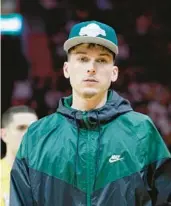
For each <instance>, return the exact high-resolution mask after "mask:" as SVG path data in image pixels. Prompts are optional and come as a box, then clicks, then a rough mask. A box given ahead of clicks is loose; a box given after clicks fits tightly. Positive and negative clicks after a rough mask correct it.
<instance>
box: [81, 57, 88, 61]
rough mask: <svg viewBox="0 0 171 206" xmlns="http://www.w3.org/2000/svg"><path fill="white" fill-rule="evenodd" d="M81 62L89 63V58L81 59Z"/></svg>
mask: <svg viewBox="0 0 171 206" xmlns="http://www.w3.org/2000/svg"><path fill="white" fill-rule="evenodd" d="M79 60H80V61H81V62H88V60H89V59H88V58H87V57H80V58H79Z"/></svg>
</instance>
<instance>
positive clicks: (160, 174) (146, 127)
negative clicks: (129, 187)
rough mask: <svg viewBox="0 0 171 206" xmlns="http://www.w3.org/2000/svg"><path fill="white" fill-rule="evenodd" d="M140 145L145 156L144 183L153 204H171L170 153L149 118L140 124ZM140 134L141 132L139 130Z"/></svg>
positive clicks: (155, 205) (158, 205)
mask: <svg viewBox="0 0 171 206" xmlns="http://www.w3.org/2000/svg"><path fill="white" fill-rule="evenodd" d="M141 131H144V132H145V131H146V135H145V136H144V137H143V135H141V140H140V145H141V146H140V147H141V148H142V151H141V153H142V156H143V157H145V162H146V165H147V167H146V174H145V184H146V187H147V190H148V192H149V195H150V197H151V199H152V203H153V204H152V205H153V206H171V154H170V152H169V151H168V149H167V147H166V145H165V143H164V141H163V139H162V137H161V136H160V134H159V132H158V131H157V129H156V127H155V126H154V124H153V122H152V121H151V119H148V120H147V121H146V122H145V123H144V124H143V126H142V128H141ZM140 134H143V133H141V132H140Z"/></svg>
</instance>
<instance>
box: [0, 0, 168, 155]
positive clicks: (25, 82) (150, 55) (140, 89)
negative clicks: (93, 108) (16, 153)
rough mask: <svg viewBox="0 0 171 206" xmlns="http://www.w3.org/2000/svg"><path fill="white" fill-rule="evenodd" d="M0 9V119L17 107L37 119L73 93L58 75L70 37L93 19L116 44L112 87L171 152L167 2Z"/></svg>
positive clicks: (50, 0) (16, 0)
mask: <svg viewBox="0 0 171 206" xmlns="http://www.w3.org/2000/svg"><path fill="white" fill-rule="evenodd" d="M1 9H2V10H1V68H2V69H1V75H2V78H1V82H2V83H1V92H2V96H1V113H3V112H4V111H6V110H7V109H8V108H9V107H10V106H13V105H21V104H26V105H29V106H31V107H32V108H33V109H35V110H36V112H37V114H38V116H39V118H41V117H43V116H45V115H47V114H51V113H52V112H54V111H55V110H56V107H57V104H58V100H59V99H60V98H61V97H62V96H66V95H69V94H70V93H71V91H70V86H69V82H68V80H66V79H65V78H64V77H63V71H62V66H63V62H64V61H65V60H66V56H65V53H64V51H63V42H64V41H65V39H66V38H67V35H68V31H69V29H70V28H71V26H72V25H73V24H75V23H77V22H79V21H86V20H99V21H102V22H104V23H107V24H109V25H111V26H113V27H114V28H115V29H116V32H117V34H118V39H119V55H118V57H117V62H116V64H117V65H118V66H119V69H120V77H119V79H118V81H117V82H116V83H115V84H114V85H112V87H113V88H114V89H115V90H116V91H117V92H119V93H120V94H121V95H122V96H124V97H126V98H128V99H129V100H130V102H131V104H132V106H133V108H134V109H135V110H136V111H138V112H142V113H145V114H148V115H149V116H150V117H151V118H152V119H153V121H154V122H155V124H156V126H157V127H158V129H159V131H160V133H161V134H162V136H163V138H164V140H165V142H166V144H167V145H168V147H169V148H170V150H171V13H170V11H171V1H170V0H165V1H160V0H151V1H149V0H144V1H136V0H86V1H76V0H34V1H33V0H2V1H1ZM10 20H11V21H10ZM1 149H2V156H3V154H4V153H5V146H4V144H3V143H2V145H1Z"/></svg>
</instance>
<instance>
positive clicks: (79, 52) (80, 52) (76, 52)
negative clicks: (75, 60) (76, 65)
mask: <svg viewBox="0 0 171 206" xmlns="http://www.w3.org/2000/svg"><path fill="white" fill-rule="evenodd" d="M73 54H87V52H83V51H75V52H73Z"/></svg>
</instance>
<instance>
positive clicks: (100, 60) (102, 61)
mask: <svg viewBox="0 0 171 206" xmlns="http://www.w3.org/2000/svg"><path fill="white" fill-rule="evenodd" d="M96 62H98V63H101V64H105V63H107V60H106V59H97V60H96Z"/></svg>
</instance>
